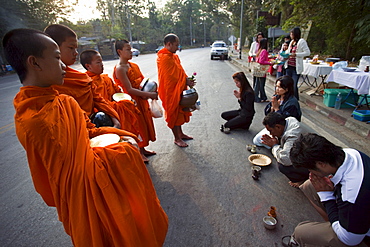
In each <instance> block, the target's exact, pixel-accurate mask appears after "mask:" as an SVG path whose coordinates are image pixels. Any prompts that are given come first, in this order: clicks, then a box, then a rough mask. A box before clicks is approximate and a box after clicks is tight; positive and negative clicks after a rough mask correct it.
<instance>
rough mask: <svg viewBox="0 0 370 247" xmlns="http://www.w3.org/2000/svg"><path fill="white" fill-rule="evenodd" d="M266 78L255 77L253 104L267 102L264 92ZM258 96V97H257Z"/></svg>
mask: <svg viewBox="0 0 370 247" xmlns="http://www.w3.org/2000/svg"><path fill="white" fill-rule="evenodd" d="M265 84H266V77H256V83H255V85H254V88H253V90H254V102H261V101H262V100H267V96H266V92H265ZM258 95H259V96H260V97H258Z"/></svg>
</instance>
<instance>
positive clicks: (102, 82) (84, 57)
mask: <svg viewBox="0 0 370 247" xmlns="http://www.w3.org/2000/svg"><path fill="white" fill-rule="evenodd" d="M80 63H81V64H82V66H83V67H84V68H85V69H86V70H87V71H86V74H87V75H88V76H89V77H90V78H91V79H92V81H93V83H94V84H95V87H96V90H95V91H96V92H97V93H99V94H100V95H101V96H102V97H103V98H104V100H105V101H106V102H108V103H109V104H110V105H111V106H112V107H113V109H114V110H116V112H117V113H118V115H119V117H120V118H119V120H120V123H121V129H123V130H127V131H129V132H131V133H133V134H135V135H139V129H140V128H139V121H138V117H139V115H140V114H141V113H140V111H139V109H138V108H137V107H136V106H135V103H134V102H133V101H132V100H128V99H124V100H120V101H118V102H116V101H115V100H113V95H114V94H115V93H123V90H122V88H121V87H120V86H118V85H117V84H116V83H114V82H113V81H112V79H111V78H109V76H108V75H107V74H103V71H104V65H103V59H102V57H101V55H100V53H99V52H98V51H96V50H92V49H88V50H84V51H83V52H81V55H80Z"/></svg>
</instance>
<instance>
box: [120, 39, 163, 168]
mask: <svg viewBox="0 0 370 247" xmlns="http://www.w3.org/2000/svg"><path fill="white" fill-rule="evenodd" d="M115 49H116V52H117V54H118V56H119V63H118V64H117V65H116V66H115V67H114V71H113V79H114V80H115V82H116V83H117V84H118V85H120V86H121V87H122V88H123V90H124V91H125V93H128V94H129V95H131V97H132V98H133V99H134V100H135V101H136V102H137V107H138V108H139V110H140V112H141V114H140V115H139V125H140V130H139V133H140V137H141V138H142V141H141V142H139V147H140V152H141V155H142V157H143V160H144V161H146V162H148V161H149V160H148V158H146V156H149V155H154V154H156V153H155V152H154V151H149V150H146V149H145V147H146V146H148V145H149V141H152V142H154V141H155V140H156V138H155V129H154V123H153V118H152V114H151V111H150V109H149V103H148V100H147V99H148V98H151V99H158V93H157V92H144V91H141V90H140V83H141V82H142V80H143V79H144V76H143V74H142V73H141V71H140V69H139V66H138V65H137V64H135V63H132V62H129V60H130V59H132V52H131V45H130V43H129V42H128V41H127V40H119V41H116V45H115Z"/></svg>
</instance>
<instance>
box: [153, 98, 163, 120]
mask: <svg viewBox="0 0 370 247" xmlns="http://www.w3.org/2000/svg"><path fill="white" fill-rule="evenodd" d="M150 111H151V112H152V117H154V118H161V117H163V110H162V107H161V106H160V105H159V104H158V102H157V100H156V99H153V100H152V101H151V102H150Z"/></svg>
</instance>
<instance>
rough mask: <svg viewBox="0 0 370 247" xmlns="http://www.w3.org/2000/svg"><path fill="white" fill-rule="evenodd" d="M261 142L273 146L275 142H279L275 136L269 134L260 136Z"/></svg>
mask: <svg viewBox="0 0 370 247" xmlns="http://www.w3.org/2000/svg"><path fill="white" fill-rule="evenodd" d="M261 140H262V143H263V144H265V145H267V146H269V147H273V146H274V145H276V144H279V140H278V139H277V138H276V137H271V136H269V135H263V136H262V137H261Z"/></svg>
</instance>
